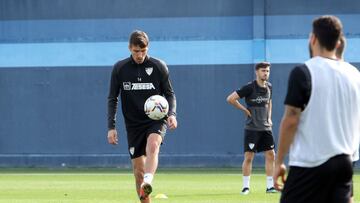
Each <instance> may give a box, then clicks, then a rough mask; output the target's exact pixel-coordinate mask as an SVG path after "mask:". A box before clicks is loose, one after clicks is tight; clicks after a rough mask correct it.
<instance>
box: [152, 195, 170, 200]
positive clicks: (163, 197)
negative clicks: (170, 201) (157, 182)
mask: <svg viewBox="0 0 360 203" xmlns="http://www.w3.org/2000/svg"><path fill="white" fill-rule="evenodd" d="M167 198H168V197H167V196H166V195H165V194H157V195H155V199H167Z"/></svg>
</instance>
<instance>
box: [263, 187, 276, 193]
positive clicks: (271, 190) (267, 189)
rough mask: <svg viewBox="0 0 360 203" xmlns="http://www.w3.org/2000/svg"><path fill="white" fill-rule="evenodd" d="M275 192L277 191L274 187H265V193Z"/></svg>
mask: <svg viewBox="0 0 360 203" xmlns="http://www.w3.org/2000/svg"><path fill="white" fill-rule="evenodd" d="M277 192H278V191H277V190H276V189H275V188H274V187H271V188H266V193H277Z"/></svg>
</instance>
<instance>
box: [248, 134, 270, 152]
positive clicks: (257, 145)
mask: <svg viewBox="0 0 360 203" xmlns="http://www.w3.org/2000/svg"><path fill="white" fill-rule="evenodd" d="M274 147H275V144H274V138H273V135H272V131H270V130H268V131H255V130H245V133H244V151H245V152H263V151H268V150H272V149H274Z"/></svg>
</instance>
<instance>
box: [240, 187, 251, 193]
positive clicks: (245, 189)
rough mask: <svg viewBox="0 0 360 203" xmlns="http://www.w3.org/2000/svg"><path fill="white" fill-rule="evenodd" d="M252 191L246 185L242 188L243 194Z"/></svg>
mask: <svg viewBox="0 0 360 203" xmlns="http://www.w3.org/2000/svg"><path fill="white" fill-rule="evenodd" d="M249 192H250V189H249V188H248V187H244V188H243V189H242V190H241V194H242V195H247V194H249Z"/></svg>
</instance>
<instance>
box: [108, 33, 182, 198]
mask: <svg viewBox="0 0 360 203" xmlns="http://www.w3.org/2000/svg"><path fill="white" fill-rule="evenodd" d="M148 44H149V38H148V36H147V34H146V33H145V32H143V31H134V32H133V33H132V34H131V36H130V40H129V50H130V52H131V56H130V57H129V58H126V59H124V60H121V61H119V62H117V63H116V64H115V65H114V68H113V71H112V74H111V81H110V83H111V84H110V92H109V97H108V128H109V131H108V136H107V137H108V142H109V143H110V144H118V135H117V131H116V129H115V120H116V119H115V117H116V116H115V115H116V111H117V104H118V96H119V93H120V95H121V97H120V99H121V108H122V113H123V116H124V120H125V127H126V132H127V140H128V150H129V154H130V157H131V162H132V166H133V172H134V176H135V181H136V190H137V193H138V195H139V197H140V200H141V202H142V203H148V202H150V196H149V194H150V193H151V192H152V186H151V183H152V179H153V176H154V174H155V172H156V169H157V166H158V154H159V150H160V145H161V143H162V141H163V139H164V136H165V133H166V129H167V126H168V127H169V128H170V129H175V128H176V127H177V120H176V117H175V116H176V99H175V94H174V91H173V88H172V86H171V83H170V79H169V72H168V68H167V66H166V64H165V63H164V62H163V61H161V60H159V59H156V58H153V57H150V56H149V55H147V52H148ZM152 95H164V96H165V98H166V99H167V100H168V102H169V113H168V117H167V119H162V120H159V121H155V120H151V119H150V118H148V117H147V115H146V114H145V112H144V103H145V101H146V99H147V98H149V97H150V96H152ZM166 124H167V126H166Z"/></svg>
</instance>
